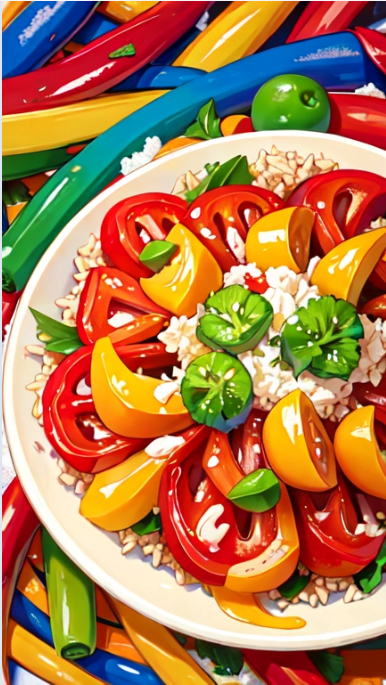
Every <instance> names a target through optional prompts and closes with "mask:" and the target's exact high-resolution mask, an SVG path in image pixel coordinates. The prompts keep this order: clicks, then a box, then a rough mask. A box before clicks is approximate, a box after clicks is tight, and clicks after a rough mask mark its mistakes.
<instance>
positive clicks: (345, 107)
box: [328, 93, 386, 150]
mask: <svg viewBox="0 0 386 685" xmlns="http://www.w3.org/2000/svg"><path fill="white" fill-rule="evenodd" d="M328 98H329V100H330V107H331V118H330V126H329V129H328V131H329V133H335V134H336V135H338V136H343V137H344V138H352V139H353V140H359V141H360V142H361V143H368V144H369V145H376V146H377V147H380V148H382V149H383V150H386V99H383V98H373V97H369V96H368V95H356V94H354V93H329V94H328Z"/></svg>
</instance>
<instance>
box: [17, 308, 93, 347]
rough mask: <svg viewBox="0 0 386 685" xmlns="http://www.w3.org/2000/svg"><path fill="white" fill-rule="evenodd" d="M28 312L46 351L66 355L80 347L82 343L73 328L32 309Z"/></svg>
mask: <svg viewBox="0 0 386 685" xmlns="http://www.w3.org/2000/svg"><path fill="white" fill-rule="evenodd" d="M29 310H30V312H31V314H32V315H33V317H34V319H35V321H36V324H37V327H36V328H37V333H36V335H37V338H38V340H40V341H41V342H44V343H45V346H46V350H48V351H49V352H58V353H60V354H67V355H68V354H71V352H75V350H77V349H79V347H82V345H83V343H82V341H81V339H80V338H79V335H78V331H77V329H76V327H75V326H66V325H65V324H64V323H61V322H60V321H56V320H55V319H51V318H50V317H49V316H46V315H45V314H41V313H40V312H38V311H36V309H32V307H30V308H29Z"/></svg>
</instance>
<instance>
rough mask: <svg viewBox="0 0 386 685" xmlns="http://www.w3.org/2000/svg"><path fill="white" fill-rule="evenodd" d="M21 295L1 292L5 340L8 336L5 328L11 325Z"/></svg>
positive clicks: (19, 293)
mask: <svg viewBox="0 0 386 685" xmlns="http://www.w3.org/2000/svg"><path fill="white" fill-rule="evenodd" d="M20 295H21V292H14V293H6V292H5V291H4V290H2V291H1V297H2V304H1V310H2V333H3V340H4V337H5V334H6V330H5V327H6V326H8V325H9V324H10V323H11V319H12V317H13V313H14V311H15V309H16V305H17V303H18V301H19V297H20Z"/></svg>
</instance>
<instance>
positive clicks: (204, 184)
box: [185, 162, 219, 204]
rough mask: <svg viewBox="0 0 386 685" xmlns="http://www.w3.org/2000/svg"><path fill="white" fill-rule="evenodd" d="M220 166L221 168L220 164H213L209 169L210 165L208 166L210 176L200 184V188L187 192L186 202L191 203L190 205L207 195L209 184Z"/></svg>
mask: <svg viewBox="0 0 386 685" xmlns="http://www.w3.org/2000/svg"><path fill="white" fill-rule="evenodd" d="M218 166H219V162H215V163H214V164H212V165H211V166H209V167H208V165H206V170H207V172H208V175H207V176H205V178H204V179H203V180H202V181H201V183H199V184H198V186H196V187H195V188H193V189H192V190H187V191H186V193H185V200H186V201H187V202H189V204H190V203H191V202H193V201H194V200H196V199H197V198H198V197H199V196H200V195H202V194H203V193H205V191H206V189H207V187H208V183H209V181H210V179H211V178H212V176H213V174H214V172H215V171H216V169H217V167H218ZM207 167H208V168H207Z"/></svg>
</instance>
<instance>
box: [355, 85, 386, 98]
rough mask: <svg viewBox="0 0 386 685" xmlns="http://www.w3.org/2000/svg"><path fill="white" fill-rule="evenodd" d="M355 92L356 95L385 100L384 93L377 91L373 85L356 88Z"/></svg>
mask: <svg viewBox="0 0 386 685" xmlns="http://www.w3.org/2000/svg"><path fill="white" fill-rule="evenodd" d="M355 92H356V93H357V94H358V95H369V96H370V97H372V98H382V99H384V98H386V95H385V93H384V92H383V91H382V90H379V88H377V87H376V86H375V85H374V83H367V85H366V84H365V85H364V86H362V87H361V88H356V89H355Z"/></svg>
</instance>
